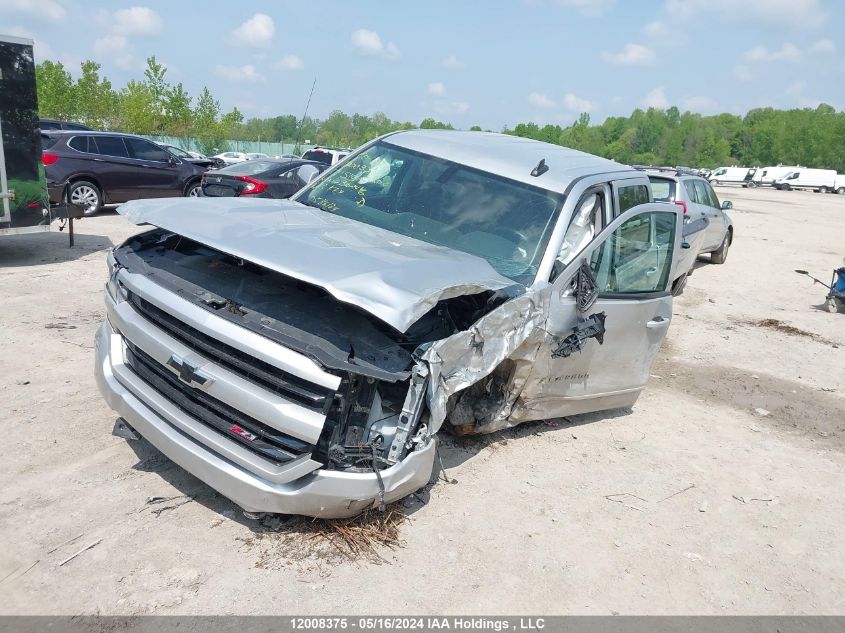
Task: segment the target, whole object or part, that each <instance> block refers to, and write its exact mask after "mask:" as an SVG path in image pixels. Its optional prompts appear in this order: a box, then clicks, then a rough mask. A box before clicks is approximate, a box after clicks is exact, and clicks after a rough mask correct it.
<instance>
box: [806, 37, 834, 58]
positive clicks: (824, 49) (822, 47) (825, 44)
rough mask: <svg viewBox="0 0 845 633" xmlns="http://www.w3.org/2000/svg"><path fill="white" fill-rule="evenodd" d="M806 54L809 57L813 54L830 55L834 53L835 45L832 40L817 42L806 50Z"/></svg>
mask: <svg viewBox="0 0 845 633" xmlns="http://www.w3.org/2000/svg"><path fill="white" fill-rule="evenodd" d="M807 52H808V53H810V54H811V55H815V54H822V55H832V54H833V53H835V52H836V44H834V43H833V40H819V41H818V42H816V43H815V44H813V45H812V46H811V47H810V48H809V49H808V50H807Z"/></svg>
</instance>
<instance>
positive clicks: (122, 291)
mask: <svg viewBox="0 0 845 633" xmlns="http://www.w3.org/2000/svg"><path fill="white" fill-rule="evenodd" d="M106 264H107V265H108V267H109V280H108V281H107V282H106V292H108V293H109V296H110V297H111V298H112V300H113V301H114V302H115V303H120V302H121V301H126V300H127V299H128V298H129V292H128V291H127V290H126V288H124V286H123V284H122V283H120V280H119V279H118V278H117V275H118V273H119V272H120V269H121V268H122V267H121V265H120V264H118V263H117V260H116V259H115V258H114V255H113V254H112V253H111V252H109V254H108V257H107V258H106Z"/></svg>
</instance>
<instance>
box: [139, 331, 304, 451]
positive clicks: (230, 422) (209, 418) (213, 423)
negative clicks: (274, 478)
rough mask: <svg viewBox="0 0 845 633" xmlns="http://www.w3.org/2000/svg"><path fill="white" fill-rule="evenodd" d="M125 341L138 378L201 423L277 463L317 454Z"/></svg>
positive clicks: (295, 439) (293, 438)
mask: <svg viewBox="0 0 845 633" xmlns="http://www.w3.org/2000/svg"><path fill="white" fill-rule="evenodd" d="M124 342H125V344H126V347H127V357H128V358H127V360H128V363H129V366H130V367H132V370H133V371H134V372H135V373H136V374H137V375H138V377H139V378H141V380H143V381H144V382H146V383H147V384H149V385H150V386H151V387H152V388H153V389H155V390H156V391H157V392H159V393H160V394H161V395H162V396H164V397H165V398H167V399H168V400H169V401H170V402H172V403H173V404H174V405H176V406H177V407H179V408H180V409H181V410H182V411H184V412H185V413H187V414H188V415H190V416H191V417H193V418H194V419H196V420H198V421H199V422H202V423H203V424H205V425H207V426H209V427H211V428H212V429H214V430H215V431H218V432H220V433H222V434H223V435H225V436H226V437H227V438H229V439H231V440H234V441H235V442H237V443H238V444H241V445H242V446H244V447H246V448H248V449H249V450H251V451H253V452H255V453H258V454H259V455H261V456H263V457H266V458H268V459H270V460H272V461H273V462H275V463H277V464H284V463H286V462H289V461H291V460H293V459H296V457H298V456H299V455H302V454H305V453H310V452H312V451H313V449H314V447H313V446H312V445H310V444H308V443H307V442H303V441H302V440H299V439H297V438H295V437H291V436H290V435H286V434H285V433H281V432H280V431H277V430H276V429H274V428H272V427H270V426H267V425H266V424H263V423H261V422H259V421H258V420H256V419H255V418H252V417H250V416H248V415H245V414H243V413H241V412H240V411H238V410H237V409H234V408H232V407H230V406H229V405H227V404H226V403H224V402H221V401H219V400H217V399H216V398H213V397H211V396H209V395H208V394H207V393H205V392H204V391H201V390H199V389H195V388H194V387H191V386H190V385H187V384H185V383H184V382H182V381H181V380H179V378H177V377H176V375H175V374H174V373H173V372H171V371H170V370H169V369H167V368H166V367H164V366H162V365H161V364H160V363H158V361H156V360H155V359H154V358H152V357H151V356H150V355H148V354H146V353H145V352H144V351H143V350H141V349H139V348H138V347H136V346H135V345H133V344H132V343H130V342H129V341H127V340H126V339H124ZM244 434H247V435H248V436H252V437H253V438H254V439H249V437H245V436H244Z"/></svg>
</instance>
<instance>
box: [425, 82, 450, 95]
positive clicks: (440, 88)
mask: <svg viewBox="0 0 845 633" xmlns="http://www.w3.org/2000/svg"><path fill="white" fill-rule="evenodd" d="M428 94H432V95H438V96H442V95H444V94H446V86H444V85H443V84H442V83H441V82H439V81H433V82H431V83H430V84H428Z"/></svg>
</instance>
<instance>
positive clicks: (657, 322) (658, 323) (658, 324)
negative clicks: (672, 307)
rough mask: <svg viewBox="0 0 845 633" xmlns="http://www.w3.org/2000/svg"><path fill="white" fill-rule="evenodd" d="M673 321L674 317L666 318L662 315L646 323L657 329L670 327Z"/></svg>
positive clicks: (651, 328) (648, 326)
mask: <svg viewBox="0 0 845 633" xmlns="http://www.w3.org/2000/svg"><path fill="white" fill-rule="evenodd" d="M671 322H672V319H664V318H663V317H662V316H656V317H654V318H653V319H652V320H651V321H649V322H648V323H646V324H645V326H646V327H647V328H649V329H650V330H655V329H658V328H664V327H669V323H671Z"/></svg>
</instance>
